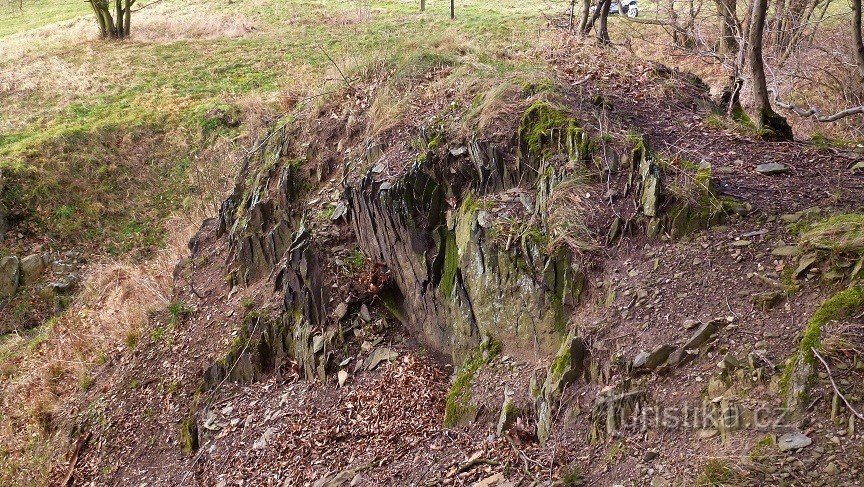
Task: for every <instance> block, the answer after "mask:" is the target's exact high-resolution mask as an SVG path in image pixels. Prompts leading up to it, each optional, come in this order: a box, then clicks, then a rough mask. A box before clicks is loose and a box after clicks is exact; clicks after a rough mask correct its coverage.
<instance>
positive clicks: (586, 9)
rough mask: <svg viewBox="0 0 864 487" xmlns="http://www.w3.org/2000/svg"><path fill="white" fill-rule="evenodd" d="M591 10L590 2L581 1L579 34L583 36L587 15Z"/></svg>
mask: <svg viewBox="0 0 864 487" xmlns="http://www.w3.org/2000/svg"><path fill="white" fill-rule="evenodd" d="M590 10H591V0H582V13H581V17H580V19H579V32H580V33H581V34H582V35H585V33H586V32H585V29H586V28H587V27H588V14H590V13H591V12H590Z"/></svg>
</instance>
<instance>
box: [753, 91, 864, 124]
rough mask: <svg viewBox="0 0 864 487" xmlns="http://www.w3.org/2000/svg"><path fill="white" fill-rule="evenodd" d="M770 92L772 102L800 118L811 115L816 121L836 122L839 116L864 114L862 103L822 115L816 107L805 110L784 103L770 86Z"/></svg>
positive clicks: (792, 104)
mask: <svg viewBox="0 0 864 487" xmlns="http://www.w3.org/2000/svg"><path fill="white" fill-rule="evenodd" d="M768 91H769V92H771V94H773V95H774V103H775V104H776V105H777V106H778V107H780V108H785V109H786V110H790V111H792V112H794V113H795V114H796V115H798V116H799V117H802V118H810V117H813V118H815V119H816V121H818V122H836V121H837V120H840V119H841V118H846V117H849V116H852V115H858V114H864V105H861V106H858V107H852V108H847V109H845V110H842V111H839V112H837V113H834V114H832V115H822V114H821V112H820V111H819V109H818V108H809V109H807V110H805V109H803V108H801V107H799V106H798V105H795V104H794V103H791V102H790V103H786V102H784V101H783V100H781V99H780V95H779V94H777V90H775V89H774V88H771V89H769V90H768Z"/></svg>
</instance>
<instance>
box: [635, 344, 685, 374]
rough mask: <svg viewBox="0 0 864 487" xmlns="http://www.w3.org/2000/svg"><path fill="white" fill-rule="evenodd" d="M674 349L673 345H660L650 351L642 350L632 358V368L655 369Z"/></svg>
mask: <svg viewBox="0 0 864 487" xmlns="http://www.w3.org/2000/svg"><path fill="white" fill-rule="evenodd" d="M674 351H675V347H674V346H673V345H660V346H658V347H656V348H654V350H652V351H650V352H642V353H640V354H639V355H637V356H636V358H635V359H633V368H634V369H640V368H642V369H648V370H650V369H656V368H657V367H660V366H661V365H663V364H664V363H665V362H666V359H668V358H669V355H670V354H671V353H672V352H674Z"/></svg>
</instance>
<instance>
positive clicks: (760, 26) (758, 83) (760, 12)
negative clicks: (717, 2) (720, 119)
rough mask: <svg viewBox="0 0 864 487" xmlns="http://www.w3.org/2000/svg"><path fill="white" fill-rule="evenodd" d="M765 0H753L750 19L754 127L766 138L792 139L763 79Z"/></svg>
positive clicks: (790, 129)
mask: <svg viewBox="0 0 864 487" xmlns="http://www.w3.org/2000/svg"><path fill="white" fill-rule="evenodd" d="M767 11H768V3H767V0H753V13H752V19H751V21H750V74H751V77H752V85H753V102H754V108H755V110H756V127H757V128H758V129H759V130H760V131H761V132H762V137H763V138H765V139H767V140H792V127H790V126H789V123H788V122H787V121H786V119H785V118H783V117H781V116H780V115H778V114H777V113H776V112H775V111H774V109H772V108H771V100H770V99H769V98H768V84H767V81H766V80H765V60H764V59H763V58H762V37H763V35H764V32H765V16H766V14H767Z"/></svg>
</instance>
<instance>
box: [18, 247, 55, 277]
mask: <svg viewBox="0 0 864 487" xmlns="http://www.w3.org/2000/svg"><path fill="white" fill-rule="evenodd" d="M50 263H51V256H50V255H49V254H31V255H28V256H27V257H24V258H23V259H21V278H22V282H23V283H24V284H25V285H30V284H33V283H35V282H36V281H37V280H38V279H39V276H41V275H42V273H43V272H44V271H45V269H46V268H47V267H48V265H49V264H50Z"/></svg>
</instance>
